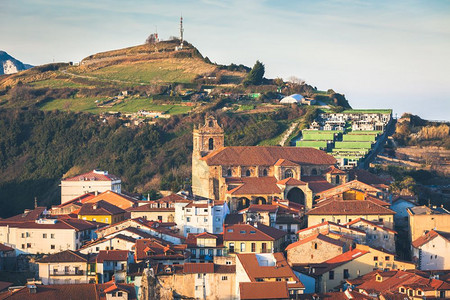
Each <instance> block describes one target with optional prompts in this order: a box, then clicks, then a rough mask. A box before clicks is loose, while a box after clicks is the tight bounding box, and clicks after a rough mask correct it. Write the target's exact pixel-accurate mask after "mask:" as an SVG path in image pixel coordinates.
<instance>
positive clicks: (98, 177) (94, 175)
mask: <svg viewBox="0 0 450 300" xmlns="http://www.w3.org/2000/svg"><path fill="white" fill-rule="evenodd" d="M116 180H120V178H119V177H117V176H116V175H112V174H108V173H107V172H106V174H104V173H103V172H101V171H100V172H99V171H95V170H93V171H90V172H87V173H84V174H81V175H77V176H74V177H69V178H65V179H63V180H62V181H116Z"/></svg>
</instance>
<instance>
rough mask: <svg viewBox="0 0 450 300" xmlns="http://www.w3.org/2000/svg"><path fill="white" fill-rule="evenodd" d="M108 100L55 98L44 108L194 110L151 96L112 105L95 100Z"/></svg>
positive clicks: (121, 110) (123, 111) (172, 112)
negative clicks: (160, 100) (157, 100)
mask: <svg viewBox="0 0 450 300" xmlns="http://www.w3.org/2000/svg"><path fill="white" fill-rule="evenodd" d="M97 100H98V101H102V100H107V99H106V98H74V99H55V100H52V101H50V102H47V103H45V104H44V105H43V106H42V107H41V109H42V110H70V111H75V112H89V113H93V114H98V113H101V112H107V111H117V112H122V113H135V112H137V111H139V110H147V111H160V112H165V113H168V114H171V115H177V114H185V113H188V112H189V111H191V110H192V107H189V106H183V105H180V104H169V105H162V104H154V103H153V102H152V100H151V99H149V98H139V99H128V100H126V101H124V102H122V103H119V104H116V105H114V106H112V107H97V105H96V102H95V101H97Z"/></svg>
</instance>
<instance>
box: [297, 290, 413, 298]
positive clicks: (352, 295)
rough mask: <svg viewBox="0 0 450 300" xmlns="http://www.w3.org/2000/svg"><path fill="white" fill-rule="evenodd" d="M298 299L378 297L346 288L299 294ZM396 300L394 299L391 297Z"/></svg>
mask: <svg viewBox="0 0 450 300" xmlns="http://www.w3.org/2000/svg"><path fill="white" fill-rule="evenodd" d="M297 299H298V300H317V299H320V300H350V299H352V300H376V299H378V298H375V297H371V296H368V295H365V294H361V293H358V292H355V291H350V290H346V291H345V292H329V293H320V294H317V293H314V294H301V295H298V298H297ZM390 300H394V299H390ZM401 300H404V299H401Z"/></svg>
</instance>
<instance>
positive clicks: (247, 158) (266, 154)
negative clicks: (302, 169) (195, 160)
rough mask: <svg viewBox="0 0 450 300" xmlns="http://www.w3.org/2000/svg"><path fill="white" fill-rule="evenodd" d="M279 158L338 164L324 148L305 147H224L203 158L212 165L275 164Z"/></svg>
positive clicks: (307, 162) (302, 163) (316, 163)
mask: <svg viewBox="0 0 450 300" xmlns="http://www.w3.org/2000/svg"><path fill="white" fill-rule="evenodd" d="M279 159H285V160H288V161H290V162H293V163H296V164H299V165H334V164H336V159H335V158H334V157H333V156H331V155H328V154H326V153H325V152H323V151H322V150H318V149H314V148H303V147H302V148H301V147H278V146H235V147H222V148H220V149H218V150H217V151H214V152H212V153H210V154H208V155H207V156H205V157H203V158H202V160H205V161H206V163H207V164H208V165H210V166H216V165H227V166H257V165H259V166H273V165H275V163H277V161H278V160H279Z"/></svg>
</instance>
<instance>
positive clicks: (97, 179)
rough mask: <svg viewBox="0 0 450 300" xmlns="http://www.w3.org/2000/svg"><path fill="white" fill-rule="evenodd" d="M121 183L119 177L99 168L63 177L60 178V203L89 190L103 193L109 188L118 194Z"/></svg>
mask: <svg viewBox="0 0 450 300" xmlns="http://www.w3.org/2000/svg"><path fill="white" fill-rule="evenodd" d="M121 183H122V181H121V180H120V178H119V177H117V176H115V175H112V174H108V171H99V170H93V171H91V172H88V173H84V174H81V175H78V176H75V177H70V178H65V179H63V180H61V204H62V203H65V202H67V201H70V200H72V199H74V198H76V197H79V196H81V195H84V194H86V193H89V192H96V193H103V192H106V191H109V190H110V191H113V192H115V193H119V194H120V193H121V191H122V189H121Z"/></svg>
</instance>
